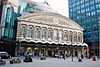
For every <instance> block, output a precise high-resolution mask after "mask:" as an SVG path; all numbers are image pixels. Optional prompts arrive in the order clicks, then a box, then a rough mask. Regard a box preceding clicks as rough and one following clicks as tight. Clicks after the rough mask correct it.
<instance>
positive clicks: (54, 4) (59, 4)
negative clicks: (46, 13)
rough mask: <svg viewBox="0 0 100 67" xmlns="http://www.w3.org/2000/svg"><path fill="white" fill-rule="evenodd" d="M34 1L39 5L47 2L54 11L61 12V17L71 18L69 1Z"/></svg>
mask: <svg viewBox="0 0 100 67" xmlns="http://www.w3.org/2000/svg"><path fill="white" fill-rule="evenodd" d="M32 1H35V2H39V3H41V2H43V1H47V2H48V3H49V5H50V6H51V8H52V9H53V10H55V11H57V12H59V13H60V14H61V15H64V16H66V17H69V14H68V12H69V10H68V0H32Z"/></svg>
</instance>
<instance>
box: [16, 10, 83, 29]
mask: <svg viewBox="0 0 100 67" xmlns="http://www.w3.org/2000/svg"><path fill="white" fill-rule="evenodd" d="M18 19H19V20H23V21H29V22H34V23H43V24H48V25H55V26H64V27H67V28H72V29H79V30H83V28H82V27H81V26H80V25H78V24H77V23H76V22H74V21H72V20H70V19H69V18H67V17H65V16H62V15H60V14H57V13H49V12H43V13H33V14H30V15H24V16H21V17H19V18H18Z"/></svg>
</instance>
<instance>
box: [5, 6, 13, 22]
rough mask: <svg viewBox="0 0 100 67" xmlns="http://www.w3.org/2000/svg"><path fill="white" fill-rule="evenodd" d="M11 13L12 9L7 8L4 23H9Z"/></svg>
mask: <svg viewBox="0 0 100 67" xmlns="http://www.w3.org/2000/svg"><path fill="white" fill-rule="evenodd" d="M11 13H12V8H11V7H8V8H7V12H6V16H5V22H8V23H9V22H10V20H11Z"/></svg>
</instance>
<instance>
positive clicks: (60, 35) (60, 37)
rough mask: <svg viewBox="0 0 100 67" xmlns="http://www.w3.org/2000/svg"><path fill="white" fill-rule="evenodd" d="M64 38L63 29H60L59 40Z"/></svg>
mask: <svg viewBox="0 0 100 67" xmlns="http://www.w3.org/2000/svg"><path fill="white" fill-rule="evenodd" d="M62 40H63V31H62V30H60V31H59V41H62Z"/></svg>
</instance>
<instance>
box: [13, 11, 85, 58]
mask: <svg viewBox="0 0 100 67" xmlns="http://www.w3.org/2000/svg"><path fill="white" fill-rule="evenodd" d="M16 40H17V41H18V42H19V43H18V44H17V45H16V50H15V51H16V52H15V53H16V55H19V54H21V55H25V54H26V53H27V52H29V53H31V54H32V55H34V56H36V55H41V54H44V55H46V56H50V57H52V56H54V55H55V54H57V53H58V50H59V51H60V52H64V53H67V55H69V56H70V55H71V53H72V52H73V55H75V56H77V54H78V53H83V47H82V44H83V28H82V27H81V26H79V25H78V24H77V23H75V22H74V21H72V20H70V19H68V18H66V17H64V16H62V15H60V14H57V13H51V12H41V13H33V14H31V15H24V16H20V17H19V18H18V26H17V37H16Z"/></svg>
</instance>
